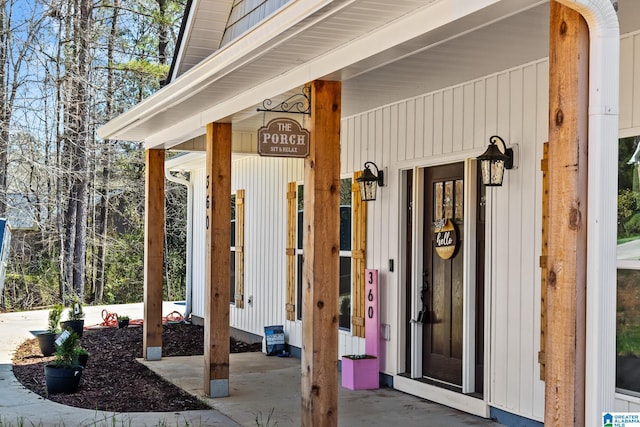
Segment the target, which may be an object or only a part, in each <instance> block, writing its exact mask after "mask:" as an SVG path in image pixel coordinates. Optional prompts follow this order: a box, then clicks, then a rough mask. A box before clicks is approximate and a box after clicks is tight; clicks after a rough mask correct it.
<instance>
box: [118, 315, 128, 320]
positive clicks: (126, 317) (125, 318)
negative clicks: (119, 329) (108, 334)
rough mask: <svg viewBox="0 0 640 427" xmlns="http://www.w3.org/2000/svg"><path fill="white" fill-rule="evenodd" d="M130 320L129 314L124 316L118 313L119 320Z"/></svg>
mask: <svg viewBox="0 0 640 427" xmlns="http://www.w3.org/2000/svg"><path fill="white" fill-rule="evenodd" d="M122 320H129V316H127V315H126V314H123V315H122V316H121V315H119V314H118V321H122Z"/></svg>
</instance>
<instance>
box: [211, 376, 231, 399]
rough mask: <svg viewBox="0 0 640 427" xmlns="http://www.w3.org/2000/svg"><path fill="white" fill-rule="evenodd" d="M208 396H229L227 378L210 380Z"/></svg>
mask: <svg viewBox="0 0 640 427" xmlns="http://www.w3.org/2000/svg"><path fill="white" fill-rule="evenodd" d="M209 390H211V392H210V394H209V397H228V396H229V380H226V379H225V380H211V381H209Z"/></svg>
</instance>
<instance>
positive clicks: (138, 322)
mask: <svg viewBox="0 0 640 427" xmlns="http://www.w3.org/2000/svg"><path fill="white" fill-rule="evenodd" d="M183 321H184V317H183V316H182V314H180V313H178V312H177V311H172V312H171V313H169V314H167V315H166V316H164V317H163V318H162V323H163V324H167V323H182V322H183ZM143 323H144V319H131V320H129V326H142V324H143ZM117 327H118V313H111V312H109V311H108V310H107V309H104V310H102V323H99V324H97V325H95V326H87V327H85V328H86V329H95V328H117Z"/></svg>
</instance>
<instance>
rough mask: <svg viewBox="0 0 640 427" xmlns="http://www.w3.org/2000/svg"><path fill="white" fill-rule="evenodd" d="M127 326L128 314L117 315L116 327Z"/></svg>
mask: <svg viewBox="0 0 640 427" xmlns="http://www.w3.org/2000/svg"><path fill="white" fill-rule="evenodd" d="M127 326H129V316H126V315H125V316H118V328H120V329H122V328H126V327H127Z"/></svg>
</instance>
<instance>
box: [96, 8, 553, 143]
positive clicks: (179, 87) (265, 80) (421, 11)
mask: <svg viewBox="0 0 640 427" xmlns="http://www.w3.org/2000/svg"><path fill="white" fill-rule="evenodd" d="M546 2H547V1H546V0H542V1H541V0H474V1H472V2H471V1H469V2H460V1H457V0H433V1H431V2H427V5H425V1H424V0H397V1H395V2H393V3H388V2H387V1H380V0H334V1H330V0H315V1H312V0H308V1H295V2H291V3H289V4H288V5H286V6H285V7H283V8H282V9H281V10H280V11H279V12H277V13H276V14H274V15H273V16H272V17H270V18H268V19H267V20H265V21H264V22H263V23H262V24H260V25H259V26H257V27H256V28H254V29H253V30H251V31H249V32H248V33H247V34H245V35H244V36H242V37H240V38H238V39H236V40H235V41H234V42H232V43H230V44H229V45H227V46H225V47H224V48H223V49H220V50H219V51H217V52H215V53H214V54H213V55H211V56H210V57H208V58H207V59H206V60H204V61H202V63H201V64H199V65H198V66H195V67H193V68H192V69H191V70H190V71H188V72H186V73H185V74H184V75H182V76H181V77H180V78H178V79H177V80H176V81H174V82H172V83H171V84H170V85H168V86H166V87H164V88H163V89H161V90H159V91H158V92H157V93H155V94H154V95H152V96H151V97H149V98H147V99H146V100H144V101H142V102H141V103H139V104H138V105H136V106H135V107H133V108H132V109H130V110H129V111H127V112H125V113H123V114H122V115H120V116H118V117H116V118H115V119H113V120H111V121H110V122H108V123H107V124H105V125H104V126H102V127H101V128H100V129H98V136H99V137H100V138H104V139H107V138H109V139H119V140H134V141H144V142H145V147H146V148H165V149H168V148H171V147H173V146H175V145H177V144H179V143H181V142H182V141H185V140H187V139H189V138H192V137H194V136H197V135H201V134H203V133H204V132H205V127H206V124H207V123H211V122H215V121H227V122H229V121H237V120H238V118H239V117H241V116H242V114H240V115H238V113H241V112H243V110H246V111H244V116H246V115H247V114H248V111H249V110H251V111H253V112H255V107H256V106H257V105H258V104H260V103H261V102H262V100H264V99H267V98H276V97H277V96H279V95H282V94H284V93H287V92H290V91H292V90H299V88H300V87H301V86H303V85H304V84H306V83H308V82H310V81H313V80H315V79H321V78H329V79H333V80H343V81H344V80H348V79H350V78H352V77H355V76H358V75H361V74H364V73H366V72H368V71H370V70H373V69H376V68H378V67H381V66H384V65H385V64H389V63H392V62H394V61H397V60H399V59H402V58H404V57H408V56H410V55H413V54H415V53H416V52H418V51H421V50H425V49H428V48H429V47H432V46H436V45H439V44H441V43H443V42H445V41H447V40H450V39H452V38H454V37H456V36H458V35H461V34H465V33H467V32H470V31H472V30H474V29H477V28H481V27H483V26H486V25H489V24H490V23H491V22H494V21H497V20H500V19H503V18H504V17H506V16H509V15H512V14H515V13H517V12H519V11H522V10H525V9H528V8H531V7H532V6H535V5H538V4H541V3H546ZM363 15H365V16H363ZM328 35H329V36H328ZM249 114H250V113H249ZM234 115H235V117H234ZM244 116H242V117H244Z"/></svg>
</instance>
